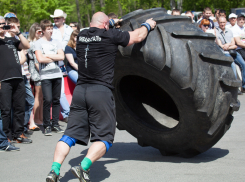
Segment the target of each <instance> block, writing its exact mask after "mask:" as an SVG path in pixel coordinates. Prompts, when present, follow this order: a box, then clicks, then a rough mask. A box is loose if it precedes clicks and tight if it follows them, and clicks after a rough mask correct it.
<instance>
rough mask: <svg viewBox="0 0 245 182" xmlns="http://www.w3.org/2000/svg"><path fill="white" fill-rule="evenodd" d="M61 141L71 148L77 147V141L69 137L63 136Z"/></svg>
mask: <svg viewBox="0 0 245 182" xmlns="http://www.w3.org/2000/svg"><path fill="white" fill-rule="evenodd" d="M59 141H62V142H65V143H66V144H67V145H68V146H69V147H72V146H75V144H76V142H77V139H75V138H71V137H69V136H67V135H63V136H62V138H61V139H60V140H59Z"/></svg>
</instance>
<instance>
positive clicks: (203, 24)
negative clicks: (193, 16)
mask: <svg viewBox="0 0 245 182" xmlns="http://www.w3.org/2000/svg"><path fill="white" fill-rule="evenodd" d="M209 25H210V22H209V20H207V19H203V20H202V21H201V23H200V24H199V27H200V28H201V29H202V31H203V32H206V31H207V30H208V29H209Z"/></svg>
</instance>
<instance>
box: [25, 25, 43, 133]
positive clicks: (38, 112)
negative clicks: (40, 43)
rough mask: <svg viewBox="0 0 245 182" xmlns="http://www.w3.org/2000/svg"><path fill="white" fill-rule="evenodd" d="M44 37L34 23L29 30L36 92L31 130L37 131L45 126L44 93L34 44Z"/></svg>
mask: <svg viewBox="0 0 245 182" xmlns="http://www.w3.org/2000/svg"><path fill="white" fill-rule="evenodd" d="M41 36H42V29H41V27H40V25H39V23H34V24H33V25H32V26H31V28H30V30H29V38H28V40H29V42H30V45H31V48H30V49H29V50H28V60H29V61H28V62H29V71H30V73H31V80H32V81H33V82H34V92H35V102H34V108H33V111H34V122H35V123H31V122H30V126H29V128H30V129H32V130H38V129H36V124H37V125H42V124H43V93H42V87H41V77H40V75H39V62H38V61H37V58H36V55H35V53H34V43H35V41H37V40H38V39H40V38H41Z"/></svg>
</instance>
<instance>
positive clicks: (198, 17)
mask: <svg viewBox="0 0 245 182" xmlns="http://www.w3.org/2000/svg"><path fill="white" fill-rule="evenodd" d="M202 16H203V13H199V14H198V15H197V22H199V20H200V19H201V18H202Z"/></svg>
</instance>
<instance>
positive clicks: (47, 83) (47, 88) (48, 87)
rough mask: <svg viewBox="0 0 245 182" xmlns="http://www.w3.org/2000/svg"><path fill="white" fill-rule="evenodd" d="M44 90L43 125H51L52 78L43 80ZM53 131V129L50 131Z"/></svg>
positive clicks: (45, 126)
mask: <svg viewBox="0 0 245 182" xmlns="http://www.w3.org/2000/svg"><path fill="white" fill-rule="evenodd" d="M42 92H43V127H44V128H45V129H46V128H47V127H50V129H51V124H50V107H51V103H52V80H49V79H46V80H42ZM50 132H51V131H50Z"/></svg>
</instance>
